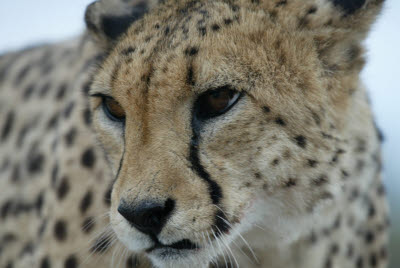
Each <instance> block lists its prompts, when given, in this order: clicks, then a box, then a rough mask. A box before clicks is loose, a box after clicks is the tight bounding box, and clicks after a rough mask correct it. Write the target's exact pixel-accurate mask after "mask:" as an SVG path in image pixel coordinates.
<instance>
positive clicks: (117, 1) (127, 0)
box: [85, 0, 148, 46]
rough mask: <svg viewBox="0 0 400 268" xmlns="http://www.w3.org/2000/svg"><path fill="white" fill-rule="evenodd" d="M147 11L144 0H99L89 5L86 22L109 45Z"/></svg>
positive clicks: (91, 31) (91, 30)
mask: <svg viewBox="0 0 400 268" xmlns="http://www.w3.org/2000/svg"><path fill="white" fill-rule="evenodd" d="M147 11H148V5H147V1H143V0H142V1H139V0H99V1H96V2H94V3H92V4H90V5H89V6H88V7H87V9H86V13H85V22H86V26H87V28H88V30H89V32H90V33H91V34H92V35H93V36H94V37H95V38H96V39H97V40H99V41H101V42H105V44H103V45H105V46H108V45H110V44H111V43H113V42H115V41H116V40H117V39H118V38H119V37H120V36H121V35H122V34H123V33H124V32H126V31H127V30H128V28H129V26H130V25H131V24H132V23H133V22H135V21H136V20H138V19H140V18H141V17H142V16H143V15H144V14H145V13H146V12H147Z"/></svg>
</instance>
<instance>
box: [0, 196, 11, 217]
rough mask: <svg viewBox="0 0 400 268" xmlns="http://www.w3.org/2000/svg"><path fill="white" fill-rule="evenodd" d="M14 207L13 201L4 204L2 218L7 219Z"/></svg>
mask: <svg viewBox="0 0 400 268" xmlns="http://www.w3.org/2000/svg"><path fill="white" fill-rule="evenodd" d="M12 206H13V202H12V201H11V200H8V201H7V202H5V203H4V204H3V206H2V207H1V213H0V215H1V218H2V219H5V218H6V217H7V215H8V214H9V213H10V212H11V209H12Z"/></svg>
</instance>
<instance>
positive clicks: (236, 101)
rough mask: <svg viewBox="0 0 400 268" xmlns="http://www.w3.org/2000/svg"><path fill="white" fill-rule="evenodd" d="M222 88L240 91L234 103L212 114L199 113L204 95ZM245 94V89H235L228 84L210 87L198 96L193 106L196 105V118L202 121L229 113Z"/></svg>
mask: <svg viewBox="0 0 400 268" xmlns="http://www.w3.org/2000/svg"><path fill="white" fill-rule="evenodd" d="M222 90H230V91H233V92H235V93H238V94H239V96H238V97H237V98H236V100H235V101H234V102H233V103H231V104H230V105H228V106H227V107H226V108H225V109H223V110H221V111H218V112H215V113H210V114H208V115H207V116H204V115H200V114H199V111H200V107H199V105H200V101H201V98H202V97H204V96H206V94H210V93H213V92H217V91H222ZM243 96H244V93H243V91H238V90H236V89H234V88H233V87H231V86H228V85H226V86H221V87H218V88H214V89H209V90H207V91H206V92H204V93H202V94H200V95H199V96H198V97H197V99H196V101H195V102H194V106H193V107H194V109H193V110H194V114H195V116H196V118H197V119H199V120H201V121H206V120H208V119H211V118H216V117H218V116H221V115H223V114H225V113H227V112H228V111H229V110H230V109H232V108H233V107H234V106H235V105H236V104H237V103H238V102H239V100H240V99H241V98H242V97H243Z"/></svg>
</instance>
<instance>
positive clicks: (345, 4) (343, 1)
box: [332, 0, 365, 15]
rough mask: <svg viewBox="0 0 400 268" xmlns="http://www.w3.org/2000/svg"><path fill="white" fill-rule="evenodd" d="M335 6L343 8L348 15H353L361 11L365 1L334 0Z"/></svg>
mask: <svg viewBox="0 0 400 268" xmlns="http://www.w3.org/2000/svg"><path fill="white" fill-rule="evenodd" d="M332 1H333V4H334V5H335V6H339V7H341V8H342V9H343V10H344V11H345V12H346V15H351V14H353V13H354V12H356V11H357V10H358V9H360V8H361V7H362V6H363V5H364V4H365V0H332Z"/></svg>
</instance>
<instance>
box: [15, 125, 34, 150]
mask: <svg viewBox="0 0 400 268" xmlns="http://www.w3.org/2000/svg"><path fill="white" fill-rule="evenodd" d="M31 127H32V125H31V122H30V123H27V124H25V125H24V126H23V127H22V129H21V130H20V132H19V133H18V138H17V147H18V148H21V147H22V145H23V144H24V140H25V137H26V135H27V134H28V132H29V130H30V128H31Z"/></svg>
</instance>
